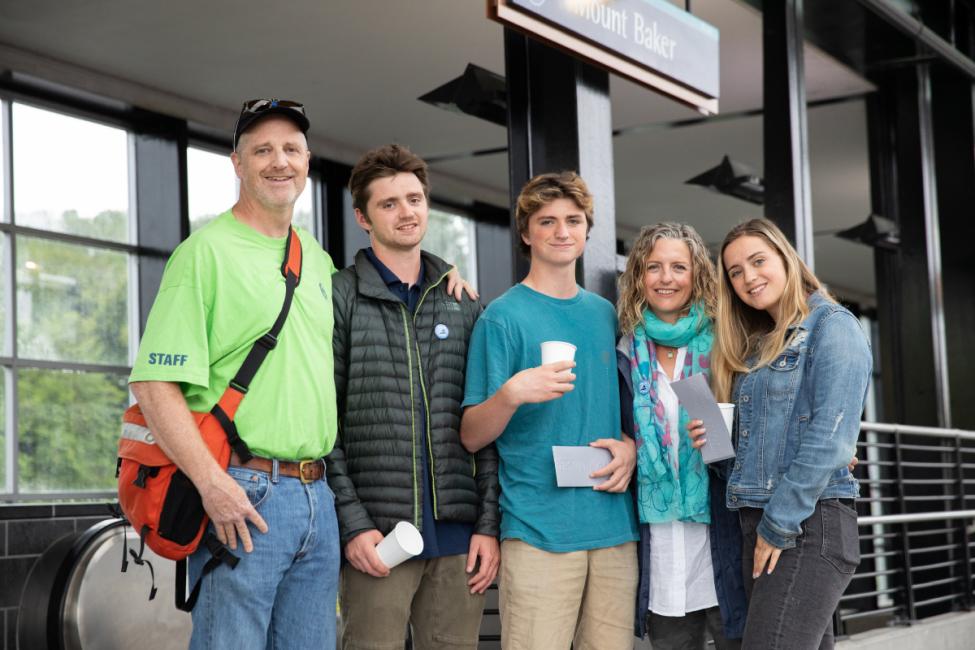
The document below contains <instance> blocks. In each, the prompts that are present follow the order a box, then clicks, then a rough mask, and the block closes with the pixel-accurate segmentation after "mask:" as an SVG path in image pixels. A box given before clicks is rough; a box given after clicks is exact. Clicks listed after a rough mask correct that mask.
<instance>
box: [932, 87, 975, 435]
mask: <svg viewBox="0 0 975 650" xmlns="http://www.w3.org/2000/svg"><path fill="white" fill-rule="evenodd" d="M973 88H975V86H973V84H972V82H971V80H969V79H966V78H964V77H963V76H961V75H959V74H957V73H955V72H954V71H953V70H951V69H949V68H939V69H935V70H933V71H932V79H931V97H932V108H933V114H932V124H933V129H934V166H935V183H936V188H937V208H938V220H939V225H940V232H941V237H940V247H941V255H940V257H941V266H940V268H939V269H937V274H936V277H938V278H940V290H941V291H942V293H943V295H942V304H943V310H942V311H943V315H942V322H943V328H944V329H943V333H944V336H945V348H946V353H945V354H946V361H945V363H946V365H947V368H946V370H945V371H944V372H943V374H942V376H941V381H943V383H945V385H946V386H950V388H951V390H950V393H949V394H947V395H945V396H944V397H945V400H946V403H945V405H944V407H943V408H945V409H946V410H947V412H948V414H949V417H948V421H949V422H950V423H951V426H955V427H959V428H967V429H975V364H972V363H969V362H967V361H965V359H967V358H968V357H970V355H971V353H972V350H975V300H973V299H972V298H973V296H975V257H973V256H972V242H973V241H975V220H973V219H972V206H975V183H973V179H975V155H973V152H975V90H973ZM946 390H947V388H946Z"/></svg>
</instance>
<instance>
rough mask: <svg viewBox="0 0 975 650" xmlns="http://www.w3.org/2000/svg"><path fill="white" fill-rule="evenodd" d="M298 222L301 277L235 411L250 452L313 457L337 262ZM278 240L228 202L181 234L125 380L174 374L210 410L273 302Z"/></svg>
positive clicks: (327, 429)
mask: <svg viewBox="0 0 975 650" xmlns="http://www.w3.org/2000/svg"><path fill="white" fill-rule="evenodd" d="M297 231H298V235H299V239H300V241H301V249H302V257H303V259H302V268H301V281H300V283H299V285H298V288H297V290H296V291H295V296H294V301H293V302H292V304H291V311H290V312H289V313H288V318H287V321H286V322H285V324H284V328H283V329H282V331H281V334H280V336H279V337H278V344H277V346H276V347H275V348H274V349H273V350H271V352H270V353H269V354H268V355H267V358H266V359H265V360H264V363H263V365H261V369H260V370H259V371H258V373H257V375H256V376H255V377H254V380H253V381H252V382H251V385H250V390H249V391H248V393H247V395H246V396H245V397H244V400H243V401H242V402H241V405H240V408H239V409H238V411H237V415H236V417H235V422H236V423H237V429H238V431H239V432H240V436H241V437H242V438H243V439H244V441H245V442H246V443H247V445H248V446H249V447H250V450H251V452H252V453H254V454H255V455H258V456H265V457H268V458H278V459H280V460H301V459H311V458H320V457H322V456H324V455H326V454H327V453H328V452H330V451H331V450H332V445H333V444H334V442H335V434H336V406H335V383H334V379H333V363H332V322H333V321H332V279H331V278H332V273H333V272H334V271H335V266H334V265H333V264H332V260H331V258H330V257H329V256H328V254H327V253H326V252H325V251H323V250H322V247H321V246H320V245H319V243H318V242H317V241H315V239H314V238H313V237H312V236H311V235H309V234H308V233H307V232H305V231H304V230H301V229H297ZM285 241H286V238H273V237H266V236H264V235H262V234H260V233H258V232H257V231H256V230H254V229H253V228H250V227H249V226H246V225H244V224H242V223H240V222H239V221H237V219H235V218H234V216H233V214H232V213H231V212H230V211H227V212H225V213H223V214H222V215H220V216H219V217H217V218H216V219H215V220H214V221H213V222H212V223H210V224H208V225H207V226H205V227H203V228H202V229H200V230H199V231H198V232H196V233H194V234H193V235H192V236H191V237H189V238H188V239H187V240H186V241H184V242H183V243H182V244H180V245H179V246H178V247H177V248H176V250H175V251H174V252H173V254H172V256H171V257H170V259H169V262H167V264H166V270H165V271H164V273H163V277H162V282H161V283H160V287H159V293H158V295H157V296H156V300H155V302H154V303H153V306H152V310H151V311H150V313H149V320H148V322H147V324H146V331H145V334H144V335H143V337H142V342H141V344H140V346H139V354H138V356H137V358H136V362H135V365H134V367H133V368H132V374H131V375H130V377H129V381H130V382H137V381H167V382H175V383H178V384H180V387H181V389H182V391H183V395H184V396H185V398H186V402H187V405H188V406H189V408H190V410H192V411H209V410H210V409H211V408H212V407H213V405H214V404H215V403H216V402H217V400H218V399H219V398H220V396H221V395H222V394H223V392H224V390H225V389H226V388H227V386H228V384H229V383H230V380H231V379H232V378H233V376H234V375H235V374H236V373H237V370H238V369H239V368H240V364H241V363H243V361H244V357H246V356H247V352H248V351H249V350H250V348H251V346H252V345H253V344H254V342H255V341H256V340H257V339H258V338H260V337H261V336H263V335H264V334H265V333H266V332H267V331H268V330H269V329H271V326H272V325H273V324H274V320H275V319H276V318H277V316H278V313H279V312H280V311H281V306H282V304H283V302H284V293H285V291H284V276H282V275H281V263H282V262H283V261H284V245H285Z"/></svg>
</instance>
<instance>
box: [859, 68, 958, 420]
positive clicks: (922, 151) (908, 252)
mask: <svg viewBox="0 0 975 650" xmlns="http://www.w3.org/2000/svg"><path fill="white" fill-rule="evenodd" d="M925 80H926V77H925V78H924V79H921V78H919V77H918V74H917V73H916V71H914V70H911V69H904V70H897V71H892V72H891V73H890V74H889V75H887V76H886V78H885V79H884V80H883V81H882V82H881V83H880V85H879V88H878V92H877V93H876V94H875V95H874V96H872V97H870V98H869V99H868V100H867V125H868V144H869V149H870V172H871V193H872V211H873V212H874V213H876V214H880V215H883V216H885V217H887V218H889V219H892V220H894V221H896V222H897V224H898V226H899V228H900V242H901V243H900V246H899V248H898V250H897V251H895V252H889V251H884V250H883V249H879V248H875V249H874V262H875V270H876V282H877V319H878V329H879V332H880V336H879V346H880V366H881V373H882V382H881V384H882V387H883V400H882V403H883V413H882V418H883V420H884V421H887V422H899V423H903V424H919V425H938V424H941V422H942V419H941V417H940V416H939V406H938V389H937V386H936V383H937V380H936V371H935V364H934V360H933V355H932V351H933V350H934V345H935V344H934V339H933V333H932V320H931V294H930V287H931V283H930V278H929V267H928V253H927V247H926V239H925V238H926V223H927V222H928V220H929V219H928V217H927V211H928V210H929V209H930V207H931V201H930V200H929V193H930V192H931V191H932V188H931V187H930V184H929V180H928V179H931V178H933V174H934V169H933V161H932V160H931V159H930V158H929V150H928V148H927V147H926V146H925V145H924V138H923V135H922V121H924V120H930V110H929V102H930V94H929V93H928V92H926V90H925V87H924V85H923V84H924V83H926V81H925ZM925 128H927V129H930V125H928V126H927V127H925ZM942 426H943V425H942Z"/></svg>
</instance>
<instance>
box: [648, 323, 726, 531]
mask: <svg viewBox="0 0 975 650" xmlns="http://www.w3.org/2000/svg"><path fill="white" fill-rule="evenodd" d="M713 340H714V335H713V329H712V323H711V320H710V319H709V318H708V317H707V316H706V315H705V313H704V307H703V305H700V304H695V305H693V306H692V307H691V310H690V313H689V314H688V315H687V316H685V317H683V318H681V319H679V320H678V321H677V322H676V323H674V324H673V325H671V324H670V323H666V322H664V321H662V320H660V319H659V318H657V317H656V316H655V315H654V314H653V312H652V311H650V310H644V312H643V322H642V323H641V324H639V325H637V326H636V329H635V330H634V332H633V341H632V349H631V351H630V352H631V354H630V376H631V378H632V380H633V420H634V422H635V424H636V447H637V496H638V504H637V509H638V511H639V515H640V522H641V523H648V524H658V523H664V522H668V521H691V522H696V523H702V524H707V523H710V522H711V514H710V511H709V508H708V471H707V467H705V466H704V461H703V460H702V459H701V454H700V453H698V452H697V451H696V450H695V449H694V448H693V447H691V441H690V439H689V437H688V436H687V421H688V419H689V418H688V415H687V411H685V410H684V409H683V408H681V409H680V418H679V425H678V430H677V431H671V430H670V429H669V427H668V425H667V422H666V420H665V418H664V405H663V402H661V401H660V400H659V399H658V395H659V392H658V386H659V385H660V382H662V381H667V378H666V377H664V376H663V373H661V372H660V370H659V368H658V367H657V349H656V346H657V344H660V345H666V346H669V347H674V348H679V347H684V346H687V353H686V355H685V357H684V367H683V368H681V371H680V377H681V379H684V378H686V377H689V376H691V375H695V374H698V373H701V372H703V373H705V374H708V373H709V371H710V355H711V345H712V342H713ZM678 461H679V462H678ZM678 468H679V469H678Z"/></svg>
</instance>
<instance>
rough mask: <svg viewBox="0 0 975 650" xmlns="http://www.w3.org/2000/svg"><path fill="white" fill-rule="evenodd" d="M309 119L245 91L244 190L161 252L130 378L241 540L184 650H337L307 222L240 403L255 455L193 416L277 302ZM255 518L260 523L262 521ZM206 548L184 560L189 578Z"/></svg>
mask: <svg viewBox="0 0 975 650" xmlns="http://www.w3.org/2000/svg"><path fill="white" fill-rule="evenodd" d="M308 126H309V123H308V119H307V118H306V117H305V114H304V108H303V107H302V106H301V105H300V104H296V103H295V102H287V101H278V100H266V99H262V100H252V101H250V102H246V103H245V104H244V107H243V109H242V111H241V114H240V117H239V118H238V122H237V126H236V129H235V132H234V152H233V154H231V160H232V161H233V165H234V169H235V171H236V174H237V177H238V178H239V179H240V197H239V199H238V201H237V203H236V204H235V205H234V206H233V207H232V208H231V209H230V210H229V211H227V212H225V213H224V214H222V215H220V216H219V217H218V218H217V219H215V220H214V221H213V222H212V223H210V224H208V225H207V226H205V227H204V228H202V229H201V230H200V231H198V232H197V233H195V234H193V235H192V236H190V237H189V238H188V239H187V240H186V241H184V242H183V243H182V244H181V245H180V246H179V247H178V248H177V249H176V251H174V253H173V255H172V257H171V258H170V260H169V262H168V263H167V265H166V271H165V273H164V274H163V278H162V281H161V284H160V288H159V293H158V295H157V297H156V301H155V303H154V304H153V308H152V311H151V313H150V315H149V320H148V322H147V324H146V330H145V333H144V335H143V338H142V343H141V345H140V349H139V354H138V357H137V359H136V363H135V365H134V367H133V370H132V375H131V377H130V378H129V381H130V385H131V388H132V392H133V394H134V395H135V396H136V398H137V399H138V401H139V403H140V405H141V407H142V410H143V413H144V414H145V417H146V420H147V421H148V423H149V426H150V428H151V429H152V431H153V433H154V435H155V437H156V441H157V442H158V444H159V445H160V447H161V448H162V449H163V450H164V451H165V452H166V453H167V454H168V455H169V457H170V458H172V459H173V461H174V462H175V463H176V465H178V466H179V468H180V469H181V470H182V471H183V473H184V474H185V475H186V476H187V477H188V478H189V479H190V480H191V481H192V482H193V484H194V486H195V487H196V488H197V490H198V491H199V492H200V495H201V497H202V499H203V507H204V508H205V509H206V512H207V514H208V515H209V516H210V520H211V523H210V526H211V531H212V532H213V533H214V534H215V535H216V536H217V537H218V538H219V540H220V541H221V542H223V543H224V544H226V545H228V546H229V547H230V548H231V549H236V548H237V546H238V539H239V543H240V545H241V546H242V547H243V550H244V551H245V552H246V554H245V555H243V556H242V558H241V561H240V562H239V564H238V565H237V567H236V569H231V568H230V567H229V566H227V565H225V564H221V565H219V566H218V567H217V568H216V569H214V570H213V571H212V572H210V573H209V574H207V576H206V577H205V578H204V580H203V584H202V587H201V591H200V597H199V600H198V601H197V604H196V607H195V608H194V610H193V636H192V639H191V641H190V647H191V648H228V649H231V648H232V649H233V650H241V649H242V648H254V647H264V646H266V647H269V648H270V647H280V648H304V647H326V648H328V647H335V594H336V589H337V583H338V569H339V557H340V556H339V544H338V528H337V524H336V519H335V509H334V503H333V496H332V493H331V491H330V490H329V488H328V485H327V483H326V481H324V480H323V479H324V478H325V471H324V463H323V461H322V458H323V457H324V456H325V455H326V454H328V453H329V452H330V451H331V449H332V446H333V444H334V441H335V434H336V409H335V386H334V380H333V363H332V297H331V275H332V273H333V272H334V270H335V268H334V266H333V264H332V260H331V259H330V258H329V256H328V254H326V253H325V252H324V251H323V250H322V249H321V247H320V246H319V245H318V243H317V242H316V241H315V240H314V238H313V237H312V236H311V235H310V234H308V233H307V232H304V231H301V230H299V231H298V237H299V241H300V242H301V248H302V252H303V264H302V269H301V281H300V283H299V284H298V287H297V289H296V291H295V294H294V299H293V302H292V304H291V308H290V311H289V313H288V317H287V320H286V321H285V324H284V327H283V329H282V330H281V333H280V336H279V337H278V341H277V344H276V345H275V346H274V348H273V350H271V351H270V353H269V354H268V356H267V358H266V359H265V361H264V363H263V364H262V365H261V368H260V370H259V371H258V372H257V374H256V376H255V377H254V380H253V381H252V382H251V384H250V388H249V390H248V392H247V395H246V397H245V399H244V400H243V401H242V402H241V405H240V408H239V409H238V410H237V415H236V418H235V422H236V424H237V429H238V431H239V433H240V436H241V438H242V439H243V440H244V442H245V443H247V445H248V447H249V449H250V451H251V452H252V453H253V455H254V458H253V459H252V460H250V461H248V462H242V461H241V459H240V458H238V457H237V456H236V454H235V455H234V457H233V458H231V467H230V468H229V470H227V471H225V470H224V469H223V468H221V467H220V466H219V465H218V464H217V462H216V461H215V460H214V459H213V457H212V456H211V455H210V453H209V452H208V450H207V448H206V446H205V445H204V443H203V441H202V439H201V437H200V434H199V431H198V429H197V427H196V425H195V423H194V420H193V417H192V415H191V413H190V411H191V410H193V411H208V410H209V409H210V408H211V407H212V406H213V405H214V404H215V403H216V401H217V400H218V399H219V397H220V396H221V394H222V393H223V391H224V389H225V388H226V387H227V385H228V383H229V382H230V380H231V378H233V376H234V375H235V374H236V372H237V370H238V369H239V367H240V365H241V362H242V361H243V359H244V357H245V356H246V355H247V352H248V351H249V350H250V349H251V347H252V346H253V345H254V343H255V341H257V340H258V339H259V338H261V337H262V336H263V335H264V334H265V333H266V332H267V331H268V330H270V329H271V326H272V324H273V323H274V321H275V319H276V317H277V315H278V313H279V311H280V310H281V305H282V303H283V300H284V294H285V283H284V278H283V276H282V274H281V270H280V269H281V263H282V260H283V259H284V247H285V242H286V240H287V235H288V231H289V228H290V227H291V219H292V214H293V209H294V204H295V201H296V200H297V199H298V196H299V195H300V194H301V192H302V190H303V189H304V186H305V182H306V179H307V176H308V162H309V159H310V153H309V150H308V145H307V141H306V138H305V132H306V131H307V130H308ZM255 531H257V532H259V533H261V534H259V535H258V534H255ZM208 558H209V552H208V551H207V550H206V549H201V550H200V551H198V552H197V553H195V554H194V555H193V556H191V558H190V580H191V581H195V580H196V577H197V576H198V575H199V574H200V572H201V570H202V566H203V564H204V563H205V562H206V560H207V559H208Z"/></svg>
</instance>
